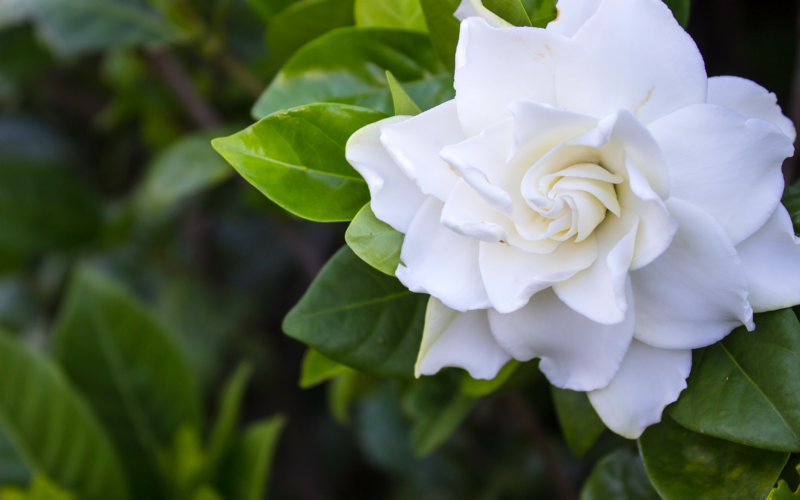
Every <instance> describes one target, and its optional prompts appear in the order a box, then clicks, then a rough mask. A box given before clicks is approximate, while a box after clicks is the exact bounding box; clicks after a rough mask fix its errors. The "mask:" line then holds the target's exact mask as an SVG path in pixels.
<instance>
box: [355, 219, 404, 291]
mask: <svg viewBox="0 0 800 500" xmlns="http://www.w3.org/2000/svg"><path fill="white" fill-rule="evenodd" d="M344 239H345V241H346V242H347V245H348V246H349V247H350V248H351V249H352V250H353V252H355V254H356V255H358V256H359V257H360V258H361V259H362V260H363V261H364V262H366V263H367V264H369V265H371V266H372V267H374V268H375V269H377V270H379V271H381V272H383V273H386V274H388V275H389V276H394V272H395V270H397V266H398V265H400V264H401V261H400V250H401V249H402V247H403V240H404V239H405V235H404V234H403V233H401V232H399V231H397V230H396V229H394V228H393V227H392V226H390V225H389V224H387V223H385V222H383V221H382V220H380V219H378V218H377V217H376V216H375V214H374V213H373V212H372V208H370V205H369V203H367V204H366V205H364V208H362V209H361V210H360V211H359V212H358V213H357V214H356V216H355V217H354V218H353V222H351V223H350V226H349V227H348V228H347V232H346V233H345V235H344Z"/></svg>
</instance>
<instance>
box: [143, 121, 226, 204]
mask: <svg viewBox="0 0 800 500" xmlns="http://www.w3.org/2000/svg"><path fill="white" fill-rule="evenodd" d="M232 132H233V130H230V127H227V128H225V129H218V130H212V131H204V132H200V133H197V134H193V135H188V136H186V137H184V138H182V139H181V140H179V141H178V142H176V143H175V144H173V145H172V146H170V147H169V148H167V149H166V150H165V151H164V152H162V153H161V154H159V155H158V157H156V159H155V160H154V161H153V163H152V164H151V165H150V167H148V170H147V173H146V174H145V178H144V180H143V182H142V184H141V192H140V193H139V202H140V209H141V210H143V211H145V213H147V214H155V213H160V212H164V211H166V210H168V209H169V208H171V207H173V206H174V205H176V204H177V203H178V202H180V201H182V200H184V199H186V198H188V197H190V196H192V195H194V194H197V193H199V192H200V191H203V190H205V189H209V188H211V187H213V186H216V185H218V184H220V183H222V182H224V181H225V180H227V179H229V178H230V177H231V176H232V175H233V173H234V171H233V170H232V169H231V167H230V165H228V163H227V162H226V161H225V159H224V158H222V157H220V156H219V155H218V154H216V153H215V152H214V149H213V148H212V147H211V140H212V139H213V138H215V137H218V136H220V135H223V134H229V133H232Z"/></svg>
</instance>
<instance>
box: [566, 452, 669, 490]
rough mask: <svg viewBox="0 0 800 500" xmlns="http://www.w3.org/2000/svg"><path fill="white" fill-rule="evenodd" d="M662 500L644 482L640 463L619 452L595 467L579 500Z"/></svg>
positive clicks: (625, 453)
mask: <svg viewBox="0 0 800 500" xmlns="http://www.w3.org/2000/svg"><path fill="white" fill-rule="evenodd" d="M611 499H613V500H661V497H660V496H659V495H658V493H656V490H654V489H653V486H652V485H651V484H650V480H649V479H647V474H645V471H644V466H643V465H642V459H641V458H639V457H638V456H637V455H635V454H633V453H631V452H630V451H628V450H626V449H619V450H617V451H615V452H613V453H611V454H610V455H608V456H606V457H605V458H603V459H602V460H600V461H599V462H597V465H595V466H594V470H592V474H591V475H590V476H589V479H587V480H586V484H584V485H583V489H582V490H581V498H580V500H611Z"/></svg>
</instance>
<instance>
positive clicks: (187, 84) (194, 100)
mask: <svg viewBox="0 0 800 500" xmlns="http://www.w3.org/2000/svg"><path fill="white" fill-rule="evenodd" d="M150 61H151V62H152V63H153V66H154V67H155V68H156V70H157V71H158V72H159V73H160V74H161V76H162V77H163V78H164V80H165V81H166V82H167V84H168V85H169V87H170V89H171V90H172V92H173V93H174V94H175V96H176V97H177V98H178V99H179V100H180V101H181V103H182V104H183V107H184V108H186V111H187V112H188V113H189V116H191V118H192V120H193V121H194V122H195V124H196V125H197V126H198V127H200V128H202V129H211V128H215V127H219V126H220V125H221V124H222V121H221V120H220V118H219V116H218V115H217V113H216V112H215V111H214V110H213V109H212V108H211V106H210V105H209V104H208V103H207V102H205V100H203V97H202V96H200V94H199V93H198V92H197V91H196V90H195V88H194V86H193V85H192V81H191V80H190V79H189V76H188V75H187V74H186V72H185V71H183V68H181V66H180V64H179V63H178V61H177V60H176V59H175V58H174V57H173V56H172V54H171V53H170V52H169V51H168V50H166V49H162V50H158V51H152V52H150Z"/></svg>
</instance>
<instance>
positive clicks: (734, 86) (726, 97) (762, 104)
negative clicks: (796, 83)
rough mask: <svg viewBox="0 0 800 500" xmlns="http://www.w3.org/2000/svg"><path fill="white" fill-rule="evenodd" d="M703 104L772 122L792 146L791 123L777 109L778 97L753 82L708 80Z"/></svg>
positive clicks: (731, 78) (735, 78) (725, 78)
mask: <svg viewBox="0 0 800 500" xmlns="http://www.w3.org/2000/svg"><path fill="white" fill-rule="evenodd" d="M707 102H708V103H709V104H717V105H719V106H723V107H725V108H728V109H731V110H733V111H736V112H737V113H739V114H740V115H742V116H744V117H745V118H761V119H762V120H767V121H768V122H772V123H774V124H775V125H777V126H778V128H780V129H781V131H783V133H784V134H786V135H787V136H788V137H789V140H791V141H792V142H794V140H795V139H796V138H797V131H796V130H795V127H794V124H793V123H792V120H790V119H788V118H787V117H786V116H784V114H783V111H781V107H780V106H778V97H777V96H776V95H775V94H773V93H771V92H770V91H768V90H767V89H765V88H764V87H762V86H761V85H759V84H757V83H755V82H752V81H750V80H747V79H744V78H739V77H738V76H716V77H714V78H709V79H708V101H707Z"/></svg>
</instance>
